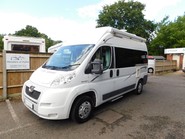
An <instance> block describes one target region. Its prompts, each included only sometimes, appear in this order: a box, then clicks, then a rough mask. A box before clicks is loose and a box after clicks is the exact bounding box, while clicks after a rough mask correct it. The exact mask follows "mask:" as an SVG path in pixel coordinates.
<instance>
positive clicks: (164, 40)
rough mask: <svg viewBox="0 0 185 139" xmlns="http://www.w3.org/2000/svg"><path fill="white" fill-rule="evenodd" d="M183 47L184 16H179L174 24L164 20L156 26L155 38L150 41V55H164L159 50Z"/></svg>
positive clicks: (184, 39) (184, 44) (184, 42)
mask: <svg viewBox="0 0 185 139" xmlns="http://www.w3.org/2000/svg"><path fill="white" fill-rule="evenodd" d="M181 47H185V15H183V16H179V17H178V18H177V19H176V20H175V21H174V22H170V21H168V18H166V17H165V18H164V19H163V20H162V21H161V22H160V23H159V24H158V30H157V31H156V37H155V38H154V39H153V40H152V41H151V45H150V47H149V50H150V53H152V54H156V55H162V54H164V52H163V51H161V50H160V49H161V48H162V49H166V48H181Z"/></svg>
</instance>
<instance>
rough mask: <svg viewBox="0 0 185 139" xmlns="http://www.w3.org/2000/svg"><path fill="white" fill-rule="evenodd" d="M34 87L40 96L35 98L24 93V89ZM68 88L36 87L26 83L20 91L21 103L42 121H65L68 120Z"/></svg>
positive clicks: (69, 90) (29, 82)
mask: <svg viewBox="0 0 185 139" xmlns="http://www.w3.org/2000/svg"><path fill="white" fill-rule="evenodd" d="M30 86H34V87H35V90H36V91H37V92H40V95H39V97H38V99H37V98H34V97H32V96H31V95H29V94H28V93H26V87H30ZM70 92H71V89H70V88H65V89H61V88H47V87H42V86H39V85H36V84H34V83H32V82H31V81H27V82H26V83H25V84H24V86H23V89H22V101H23V103H24V105H25V106H26V107H27V108H28V109H29V110H30V111H32V112H33V113H35V114H36V115H38V116H39V117H41V118H44V119H52V120H57V119H67V118H69V112H70V106H71V104H70V102H71V101H69V94H70Z"/></svg>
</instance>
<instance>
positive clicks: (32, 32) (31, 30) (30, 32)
mask: <svg viewBox="0 0 185 139" xmlns="http://www.w3.org/2000/svg"><path fill="white" fill-rule="evenodd" d="M14 35H16V36H28V37H40V38H44V39H45V43H46V49H48V48H49V47H50V46H52V45H55V44H56V43H59V42H62V41H54V40H52V39H51V38H49V37H48V36H47V35H46V34H44V33H40V32H39V31H38V29H37V28H35V27H32V26H30V25H27V26H26V28H25V29H21V30H19V31H16V32H15V34H14Z"/></svg>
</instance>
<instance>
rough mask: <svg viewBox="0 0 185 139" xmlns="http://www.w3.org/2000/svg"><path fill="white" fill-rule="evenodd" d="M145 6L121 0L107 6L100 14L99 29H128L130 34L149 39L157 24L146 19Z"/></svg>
mask: <svg viewBox="0 0 185 139" xmlns="http://www.w3.org/2000/svg"><path fill="white" fill-rule="evenodd" d="M144 9H145V5H143V4H141V3H140V2H134V1H128V2H125V1H124V0H120V1H118V2H115V3H114V4H112V5H106V6H104V7H103V10H102V11H101V12H100V13H99V15H98V19H97V27H103V26H111V27H115V28H118V29H126V30H127V31H128V32H130V33H133V34H136V35H138V36H141V37H143V38H146V39H147V42H148V43H149V40H150V34H151V33H152V32H153V31H154V29H155V27H156V24H154V23H153V22H152V21H149V20H146V19H144V14H143V10H144Z"/></svg>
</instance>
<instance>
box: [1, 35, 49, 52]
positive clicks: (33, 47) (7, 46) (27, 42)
mask: <svg viewBox="0 0 185 139" xmlns="http://www.w3.org/2000/svg"><path fill="white" fill-rule="evenodd" d="M3 41H4V50H8V51H24V52H46V50H45V48H46V47H45V39H43V38H35V37H23V36H22V37H20V36H9V35H8V36H4V38H3Z"/></svg>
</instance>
